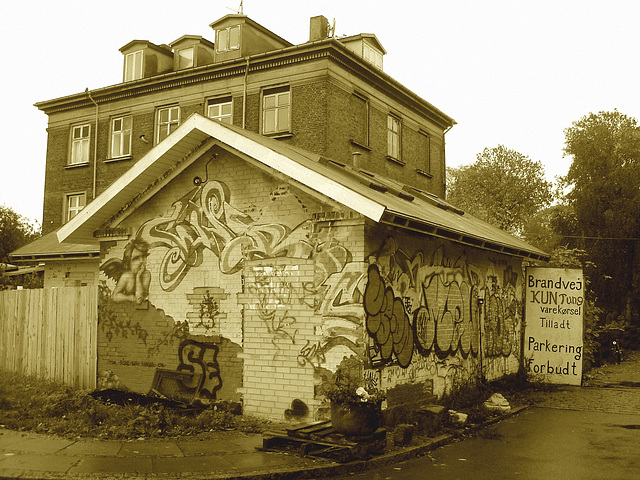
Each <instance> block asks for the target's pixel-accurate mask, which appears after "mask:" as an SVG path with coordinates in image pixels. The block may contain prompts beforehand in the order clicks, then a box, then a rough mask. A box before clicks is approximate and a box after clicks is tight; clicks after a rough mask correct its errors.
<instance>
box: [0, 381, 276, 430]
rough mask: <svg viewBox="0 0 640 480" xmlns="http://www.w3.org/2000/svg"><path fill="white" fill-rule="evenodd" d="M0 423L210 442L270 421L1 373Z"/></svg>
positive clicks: (17, 427) (13, 426)
mask: <svg viewBox="0 0 640 480" xmlns="http://www.w3.org/2000/svg"><path fill="white" fill-rule="evenodd" d="M0 424H2V425H4V426H5V427H6V428H10V429H13V430H21V431H34V432H39V433H49V434H55V435H59V436H63V437H68V438H75V437H98V438H103V439H134V438H139V437H148V438H162V437H180V436H196V435H197V436H199V437H205V438H206V437H207V435H208V434H210V433H211V432H214V431H216V430H239V431H243V432H253V433H259V432H261V431H262V430H263V429H264V427H265V426H266V425H267V424H268V422H266V421H264V420H261V419H257V418H254V417H248V416H243V415H234V414H232V413H230V412H227V411H221V410H214V409H213V408H209V409H202V410H196V409H176V408H172V407H170V406H167V405H163V404H158V403H153V402H150V403H147V404H145V405H141V404H136V403H128V404H124V405H119V404H116V403H112V402H109V401H107V402H103V401H101V400H100V399H96V398H93V397H92V396H91V395H90V394H89V392H88V391H83V390H74V389H72V388H70V387H67V386H64V385H60V384H57V383H54V382H47V381H43V380H38V379H35V378H31V377H24V376H21V375H17V374H14V373H9V372H4V371H0Z"/></svg>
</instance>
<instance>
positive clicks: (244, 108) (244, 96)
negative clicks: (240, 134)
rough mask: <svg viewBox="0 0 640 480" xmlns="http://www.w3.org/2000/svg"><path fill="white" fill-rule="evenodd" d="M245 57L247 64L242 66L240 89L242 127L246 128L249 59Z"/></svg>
mask: <svg viewBox="0 0 640 480" xmlns="http://www.w3.org/2000/svg"><path fill="white" fill-rule="evenodd" d="M250 58H251V57H247V65H246V66H245V67H244V85H243V90H242V128H243V129H246V119H247V77H248V76H249V59H250Z"/></svg>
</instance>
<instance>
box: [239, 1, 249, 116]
mask: <svg viewBox="0 0 640 480" xmlns="http://www.w3.org/2000/svg"><path fill="white" fill-rule="evenodd" d="M241 5H242V4H241ZM240 8H242V6H241V7H240ZM249 58H250V57H247V66H246V67H245V68H244V86H243V91H242V128H246V120H247V77H248V76H249Z"/></svg>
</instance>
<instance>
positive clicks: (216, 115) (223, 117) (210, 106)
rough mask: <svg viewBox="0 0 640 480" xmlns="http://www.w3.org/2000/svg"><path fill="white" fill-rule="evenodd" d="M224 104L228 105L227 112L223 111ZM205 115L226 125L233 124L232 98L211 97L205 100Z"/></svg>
mask: <svg viewBox="0 0 640 480" xmlns="http://www.w3.org/2000/svg"><path fill="white" fill-rule="evenodd" d="M225 106H229V110H230V111H229V113H223V112H222V110H223V108H224V107H225ZM207 117H209V118H211V119H213V120H218V121H220V122H222V123H226V124H228V125H233V99H232V98H231V97H220V98H212V99H211V100H209V101H208V102H207Z"/></svg>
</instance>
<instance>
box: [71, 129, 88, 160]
mask: <svg viewBox="0 0 640 480" xmlns="http://www.w3.org/2000/svg"><path fill="white" fill-rule="evenodd" d="M90 133H91V127H90V126H89V124H85V125H76V126H74V127H71V157H70V158H69V165H78V164H81V163H88V162H89V138H90V137H89V135H90Z"/></svg>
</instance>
